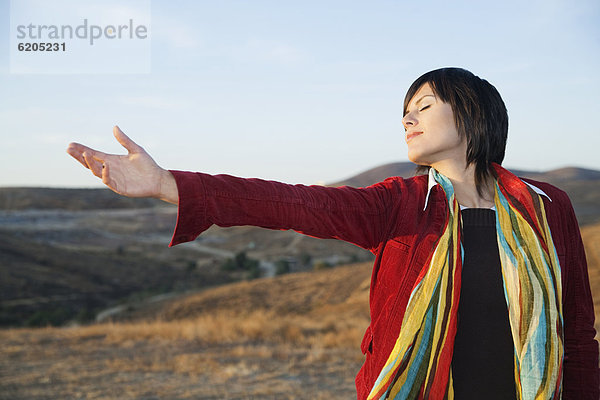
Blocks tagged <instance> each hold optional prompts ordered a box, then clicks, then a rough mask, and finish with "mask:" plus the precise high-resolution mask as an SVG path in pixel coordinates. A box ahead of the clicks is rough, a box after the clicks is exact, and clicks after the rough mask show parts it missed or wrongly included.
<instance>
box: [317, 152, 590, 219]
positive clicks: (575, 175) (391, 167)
mask: <svg viewBox="0 0 600 400" xmlns="http://www.w3.org/2000/svg"><path fill="white" fill-rule="evenodd" d="M509 170H510V171H511V172H512V173H514V174H515V175H517V176H520V177H524V178H530V179H535V180H537V181H542V182H548V183H550V184H552V185H554V186H557V187H558V188H560V189H562V190H564V191H565V192H567V194H568V195H569V198H570V199H571V202H572V203H573V208H574V209H575V214H577V219H578V221H579V224H580V225H587V224H590V223H594V222H598V221H600V171H596V170H591V169H585V168H576V167H565V168H559V169H554V170H551V171H526V170H520V169H512V168H509ZM415 171H416V165H415V164H413V163H411V162H397V163H390V164H385V165H382V166H378V167H375V168H371V169H369V170H367V171H365V172H362V173H360V174H358V175H355V176H353V177H350V178H348V179H345V180H342V181H339V182H335V183H332V184H330V185H329V186H341V185H349V186H355V187H365V186H369V185H372V184H374V183H376V182H380V181H382V180H384V179H385V178H387V177H389V176H402V177H405V178H407V177H411V176H414V175H415Z"/></svg>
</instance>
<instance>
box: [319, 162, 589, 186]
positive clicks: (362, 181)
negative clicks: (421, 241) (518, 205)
mask: <svg viewBox="0 0 600 400" xmlns="http://www.w3.org/2000/svg"><path fill="white" fill-rule="evenodd" d="M507 169H508V170H509V171H511V172H512V173H513V174H515V175H517V176H520V177H523V178H531V179H535V180H538V181H543V182H548V183H551V184H553V185H556V184H558V183H560V182H569V181H600V171H596V170H593V169H586V168H578V167H564V168H558V169H553V170H550V171H527V170H522V169H513V168H510V167H507ZM416 170H417V165H416V164H413V163H412V162H406V161H404V162H395V163H389V164H384V165H380V166H378V167H374V168H371V169H368V170H366V171H364V172H361V173H360V174H358V175H354V176H352V177H350V178H347V179H344V180H341V181H338V182H334V183H331V184H328V185H327V186H343V185H348V186H354V187H365V186H369V185H372V184H374V183H377V182H381V181H383V180H384V179H385V178H388V177H390V176H401V177H403V178H410V177H413V176H415V172H416Z"/></svg>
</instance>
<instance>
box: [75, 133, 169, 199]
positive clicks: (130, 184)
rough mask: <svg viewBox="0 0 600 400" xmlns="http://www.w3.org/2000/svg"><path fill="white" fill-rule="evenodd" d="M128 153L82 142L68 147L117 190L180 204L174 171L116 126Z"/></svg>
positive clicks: (131, 195)
mask: <svg viewBox="0 0 600 400" xmlns="http://www.w3.org/2000/svg"><path fill="white" fill-rule="evenodd" d="M113 134H114V135H115V138H116V139H117V141H118V142H119V143H120V144H121V145H122V146H123V147H125V149H126V150H127V154H126V155H117V154H106V153H103V152H101V151H98V150H94V149H91V148H89V147H87V146H84V145H82V144H79V143H70V144H69V147H68V148H67V153H69V154H70V155H71V156H72V157H73V158H75V159H76V160H77V161H79V162H80V163H81V164H82V165H83V166H84V167H86V168H88V169H89V170H91V171H92V173H93V174H94V175H96V176H97V177H98V178H100V179H102V182H103V183H104V184H105V185H106V186H108V187H109V188H110V189H111V190H113V191H114V192H116V193H118V194H121V195H124V196H129V197H155V198H158V199H161V200H164V201H167V202H169V203H173V204H177V202H178V199H179V197H178V192H177V185H176V183H175V179H174V178H173V175H172V174H171V173H170V172H169V171H167V170H166V169H163V168H161V167H160V166H159V165H158V164H157V163H156V162H155V161H154V160H153V159H152V157H150V155H149V154H148V153H147V152H146V151H145V150H144V149H143V148H142V147H141V146H139V145H138V144H136V143H135V142H134V141H133V140H131V139H130V138H129V137H128V136H127V135H125V134H124V133H123V131H121V129H119V127H118V126H115V127H114V128H113Z"/></svg>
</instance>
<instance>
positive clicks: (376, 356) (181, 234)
mask: <svg viewBox="0 0 600 400" xmlns="http://www.w3.org/2000/svg"><path fill="white" fill-rule="evenodd" d="M171 172H172V174H173V176H174V177H175V180H176V182H177V187H178V190H179V208H178V217H177V226H176V228H175V232H174V234H173V239H172V241H171V244H170V245H171V246H173V245H176V244H179V243H182V242H187V241H192V240H194V239H196V237H197V236H198V235H199V234H200V233H202V232H203V231H205V230H206V229H208V228H209V227H210V226H211V225H213V224H216V225H218V226H222V227H226V226H236V225H254V226H260V227H263V228H269V229H293V230H295V231H298V232H301V233H304V234H307V235H310V236H314V237H318V238H335V239H340V240H344V241H347V242H350V243H353V244H356V245H358V246H360V247H363V248H365V249H367V250H369V251H371V252H372V253H373V254H375V256H376V259H375V264H374V267H373V274H372V278H371V288H370V299H369V304H370V310H371V323H370V325H369V327H368V328H367V331H366V333H365V336H364V338H363V340H362V344H361V349H362V351H363V353H364V354H365V355H366V360H365V363H364V365H363V366H362V368H361V370H360V372H359V373H358V375H357V377H356V389H357V394H358V398H359V399H364V398H366V397H367V395H368V393H369V391H370V390H371V386H372V385H373V383H374V381H375V379H376V378H377V376H378V373H379V371H380V369H381V367H382V366H383V364H384V363H385V361H386V359H387V357H388V354H389V353H390V351H391V349H392V347H393V346H394V343H395V341H396V338H397V337H398V332H399V330H400V325H401V323H402V317H403V315H404V311H405V308H406V305H407V302H408V297H409V295H410V293H411V290H412V287H413V284H414V282H415V280H416V278H417V276H418V275H419V272H420V271H421V268H423V267H424V266H425V264H426V262H427V260H428V258H429V256H430V255H431V253H432V251H433V249H434V248H435V245H436V242H437V240H438V238H439V236H440V235H441V233H442V229H443V225H444V222H445V221H446V213H447V207H446V206H445V198H444V193H443V191H442V189H441V187H439V185H438V186H434V187H433V188H432V189H431V192H430V194H429V199H428V205H427V208H425V199H426V196H427V192H428V179H427V176H417V177H414V178H410V179H403V178H400V177H392V178H388V179H386V180H385V181H383V182H380V183H377V184H375V185H372V186H369V187H366V188H352V187H347V186H344V187H339V188H333V187H323V186H304V185H289V184H284V183H280V182H273V181H265V180H260V179H243V178H237V177H232V176H228V175H216V176H212V175H207V174H202V173H192V172H181V171H171ZM524 180H526V179H524ZM526 181H528V182H529V183H531V184H533V185H535V186H536V187H537V188H539V189H541V190H543V191H544V192H545V193H546V194H547V195H548V196H549V197H550V199H551V200H552V201H550V200H549V199H547V198H546V197H544V196H542V198H543V199H544V205H545V208H546V215H547V220H548V224H549V226H550V231H551V232H552V238H553V241H554V246H555V248H556V251H557V253H558V258H559V261H560V265H561V276H562V290H563V319H564V321H563V322H564V346H565V353H564V354H565V358H564V375H563V399H577V400H582V399H590V400H591V399H593V400H597V399H598V398H600V388H599V368H598V343H597V342H596V341H595V340H594V336H595V333H596V331H595V329H594V306H593V302H592V295H591V291H590V285H589V281H588V273H587V263H586V258H585V252H584V248H583V243H582V241H581V235H580V232H579V226H578V225H577V220H576V218H575V213H574V211H573V208H572V206H571V202H570V200H569V198H568V197H567V195H566V193H565V192H563V191H562V190H560V189H557V188H556V187H554V186H552V185H549V184H547V183H542V182H536V181H532V180H526Z"/></svg>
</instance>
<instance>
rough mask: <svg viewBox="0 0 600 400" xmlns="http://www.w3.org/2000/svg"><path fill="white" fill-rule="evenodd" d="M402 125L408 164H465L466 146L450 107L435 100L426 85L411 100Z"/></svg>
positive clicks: (433, 94) (427, 84) (431, 91)
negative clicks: (450, 162) (454, 162)
mask: <svg viewBox="0 0 600 400" xmlns="http://www.w3.org/2000/svg"><path fill="white" fill-rule="evenodd" d="M402 124H403V125H404V129H405V131H406V144H407V145H408V159H409V160H410V161H412V162H414V163H415V164H419V165H428V166H433V167H435V165H436V164H439V163H440V162H443V163H447V162H448V161H458V162H460V163H464V162H465V160H466V154H467V144H466V140H464V138H461V137H460V136H459V134H458V130H457V129H456V124H455V122H454V114H453V112H452V107H451V106H450V104H449V103H444V102H442V101H441V100H440V99H438V98H437V96H436V95H435V93H434V92H433V90H432V89H431V86H430V85H429V83H425V84H424V85H423V86H421V88H420V89H419V90H418V91H417V93H415V95H414V96H413V98H412V99H410V102H409V104H408V107H407V109H406V115H404V118H402ZM436 169H437V168H436Z"/></svg>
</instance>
